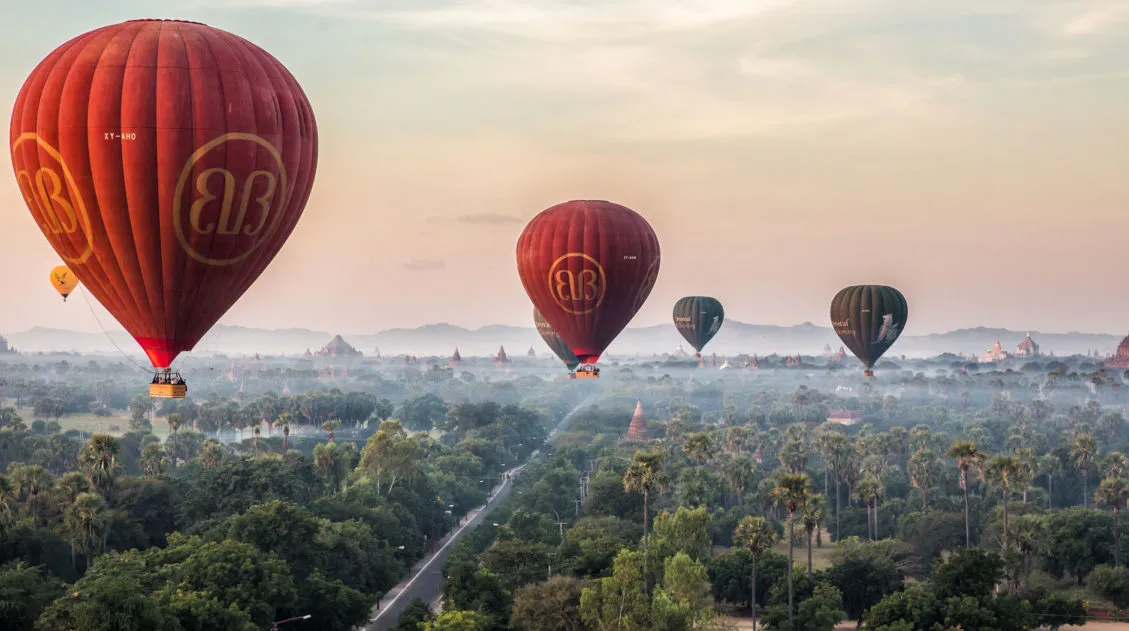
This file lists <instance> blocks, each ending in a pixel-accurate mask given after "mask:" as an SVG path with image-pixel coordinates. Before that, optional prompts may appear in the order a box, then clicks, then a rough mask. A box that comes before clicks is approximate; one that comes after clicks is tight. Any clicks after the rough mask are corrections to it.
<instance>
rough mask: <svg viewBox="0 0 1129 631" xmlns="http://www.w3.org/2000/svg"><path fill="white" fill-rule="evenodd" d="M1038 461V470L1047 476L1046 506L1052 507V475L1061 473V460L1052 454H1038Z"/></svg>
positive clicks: (1053, 485) (1053, 487)
mask: <svg viewBox="0 0 1129 631" xmlns="http://www.w3.org/2000/svg"><path fill="white" fill-rule="evenodd" d="M1038 462H1039V464H1038V471H1039V472H1041V473H1043V474H1045V475H1046V476H1047V508H1053V507H1054V501H1053V500H1052V496H1053V495H1054V489H1055V484H1054V477H1055V475H1056V474H1059V473H1062V461H1061V460H1059V459H1058V456H1055V455H1054V454H1043V455H1042V456H1039V461H1038Z"/></svg>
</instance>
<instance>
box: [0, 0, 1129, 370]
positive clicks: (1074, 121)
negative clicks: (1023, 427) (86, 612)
mask: <svg viewBox="0 0 1129 631" xmlns="http://www.w3.org/2000/svg"><path fill="white" fill-rule="evenodd" d="M5 17H6V18H7V23H8V24H9V25H10V26H11V28H9V30H8V32H7V33H5V37H4V38H3V40H2V41H0V55H2V56H0V59H2V61H0V106H2V111H3V112H4V114H5V119H4V120H5V121H7V120H8V119H7V117H8V116H10V112H11V107H12V104H13V102H14V100H15V97H16V94H17V93H18V91H19V88H20V86H21V85H22V83H23V81H24V79H25V78H26V76H27V74H28V73H29V72H30V71H31V70H32V68H34V66H35V65H36V64H37V63H38V62H39V61H40V60H41V59H42V58H43V57H44V56H45V55H46V54H47V53H49V52H50V51H51V50H53V49H54V48H55V47H56V46H58V45H59V44H61V43H63V42H64V41H66V40H67V39H70V38H71V37H74V36H76V35H78V34H80V33H82V32H85V31H88V30H90V29H93V28H97V27H99V26H104V25H107V24H112V23H115V22H119V21H122V20H125V19H132V18H139V17H169V18H174V17H175V18H183V19H192V20H199V21H202V22H205V23H207V24H210V25H212V26H215V27H218V28H222V29H226V30H230V31H232V32H234V33H237V34H239V35H241V36H243V37H245V38H247V39H249V40H251V41H252V42H254V43H256V44H258V45H260V46H262V47H263V48H265V49H266V50H267V51H268V52H270V53H271V54H273V55H274V56H276V57H277V58H278V59H279V60H280V61H282V63H284V64H285V65H286V66H287V67H288V68H289V69H290V71H291V72H292V73H293V74H294V75H295V77H296V78H297V79H298V81H299V82H300V83H301V84H302V86H303V88H304V89H305V91H306V93H307V95H308V96H309V99H310V101H311V103H312V104H313V107H314V111H315V113H316V115H317V118H318V127H319V133H320V143H321V144H320V156H319V165H318V174H317V178H316V181H315V184H314V191H313V194H312V197H311V199H310V202H309V205H308V206H307V208H306V212H305V215H304V217H303V219H302V221H301V222H300V223H299V225H298V228H297V229H296V230H295V232H294V234H293V235H292V237H291V239H290V241H289V242H288V243H287V245H286V246H285V247H284V248H283V250H282V252H281V253H280V254H279V256H278V258H276V259H275V261H274V263H273V264H272V265H271V266H270V267H269V268H268V269H267V271H266V273H265V274H264V275H263V276H262V277H261V278H260V279H259V282H258V283H257V284H256V285H255V286H254V287H252V288H251V289H250V290H249V291H248V292H247V293H246V294H245V295H244V297H243V299H242V300H240V302H239V303H237V304H236V306H235V307H234V308H233V309H232V310H231V311H230V312H229V313H228V314H227V315H226V316H225V317H224V318H223V319H222V320H221V321H220V324H226V325H236V326H247V327H254V328H266V329H279V328H306V329H311V330H318V331H321V330H324V331H329V332H331V333H336V332H341V333H345V334H349V333H357V332H378V331H384V330H388V329H393V328H399V327H407V328H412V327H416V326H420V325H424V324H432V323H437V322H449V323H451V324H454V325H458V326H462V327H465V328H469V329H476V328H479V327H482V326H485V325H490V324H507V325H516V326H524V327H529V326H532V317H531V307H530V304H529V300H528V298H527V297H526V296H525V293H524V291H523V290H522V287H521V284H520V282H519V281H518V279H517V275H516V270H515V264H514V244H515V242H516V240H517V237H518V234H519V233H520V232H521V229H522V227H523V226H524V224H525V222H526V221H528V220H529V219H530V218H531V217H532V216H533V215H535V214H536V213H538V212H540V211H541V210H543V209H544V208H546V207H548V206H551V205H553V204H555V203H557V202H560V201H564V200H568V199H576V198H606V199H610V200H613V201H616V202H619V203H622V204H625V205H627V206H630V207H632V208H634V209H635V210H637V211H639V212H640V213H641V214H642V215H643V216H645V217H646V218H647V219H648V220H649V221H650V222H651V224H652V225H653V226H654V228H655V230H656V232H657V233H658V236H659V240H660V243H661V246H662V253H663V261H662V268H661V271H660V274H659V277H658V282H657V284H656V286H655V290H654V292H653V293H652V295H651V297H650V299H649V300H648V301H647V304H646V306H645V307H644V308H643V310H642V311H641V312H640V314H639V315H638V316H637V317H636V318H635V320H634V321H633V322H632V326H633V327H639V326H650V325H655V324H666V323H669V322H670V309H671V306H672V305H673V303H674V301H675V300H677V299H678V298H679V297H682V296H684V295H713V296H716V297H718V298H719V299H720V300H721V301H722V302H723V303H724V305H725V307H726V315H727V317H728V318H729V319H731V320H739V321H742V322H747V323H751V324H777V325H784V326H788V325H793V324H798V323H801V322H805V321H810V322H812V323H814V324H816V325H819V326H827V325H828V318H827V311H828V305H829V303H830V301H831V297H832V296H833V295H834V293H835V292H836V291H837V290H838V289H839V288H840V287H842V286H844V285H848V284H855V283H884V284H890V285H894V286H896V287H898V288H899V289H900V290H901V291H902V293H903V294H905V296H906V298H907V300H908V301H909V305H910V309H909V310H910V315H909V322H908V324H907V327H906V329H905V333H906V334H907V335H927V334H930V333H940V332H946V331H950V330H953V329H959V328H970V327H976V326H985V327H988V328H1008V329H1012V330H1020V331H1022V330H1027V329H1030V330H1033V331H1035V330H1038V331H1043V332H1048V333H1050V332H1072V331H1081V332H1100V333H1108V334H1122V333H1123V332H1125V331H1126V330H1127V329H1129V295H1127V294H1126V293H1125V292H1121V291H1118V290H1119V289H1120V285H1121V283H1122V282H1123V281H1121V276H1122V274H1121V272H1120V269H1119V266H1117V265H1113V264H1109V263H1106V261H1107V260H1108V261H1110V262H1112V261H1114V260H1115V259H1113V257H1114V255H1116V254H1118V253H1120V252H1121V251H1123V249H1124V248H1123V246H1122V241H1123V240H1122V239H1121V236H1122V235H1123V234H1126V233H1127V231H1126V228H1129V218H1126V214H1125V209H1126V207H1127V206H1129V178H1126V177H1124V175H1123V174H1122V173H1121V171H1122V165H1124V164H1126V163H1127V162H1129V142H1127V141H1129V131H1127V130H1129V111H1126V110H1125V108H1124V106H1123V105H1122V104H1123V103H1124V102H1125V101H1126V100H1127V97H1129V62H1127V61H1126V60H1127V59H1129V38H1127V37H1126V36H1127V35H1129V5H1127V4H1126V3H1125V2H1114V1H1110V0H1104V1H1098V0H1093V1H1082V0H1079V1H1053V0H995V1H991V2H983V1H980V2H974V1H973V0H954V1H953V2H949V3H943V4H942V3H935V2H925V1H924V0H852V1H850V2H847V1H846V0H743V1H741V0H679V1H676V0H650V1H644V0H605V1H604V2H599V3H597V2H591V1H585V2H577V3H568V4H565V3H561V2H559V1H557V2H553V1H552V0H541V1H524V2H522V1H518V0H428V1H427V2H421V1H419V0H388V1H378V0H180V1H176V2H174V1H171V0H148V1H145V2H143V1H141V0H108V1H100V2H96V3H92V2H83V1H80V0H42V1H40V2H36V3H18V4H16V5H15V6H13V7H10V8H8V9H7V10H6V11H5ZM9 164H10V162H9ZM0 207H2V208H4V209H5V211H6V214H5V215H4V220H3V222H2V223H0V265H2V266H3V267H4V269H6V270H8V272H7V273H6V274H3V275H2V277H0V292H2V294H3V295H4V297H5V303H4V306H5V308H4V309H3V310H0V332H16V331H25V330H28V329H30V328H32V327H35V326H42V327H51V328H66V329H71V330H76V331H99V330H101V329H102V328H106V329H111V330H117V329H119V328H120V327H119V326H118V325H117V324H116V323H115V322H114V321H113V319H112V318H111V316H109V315H108V314H107V313H106V312H105V311H103V310H101V308H100V307H97V308H96V309H95V310H96V312H97V316H96V317H95V316H93V315H92V314H91V312H90V310H89V309H88V308H87V305H86V300H85V299H84V297H83V295H82V294H81V292H79V293H76V294H75V295H73V296H72V297H71V299H70V300H69V301H68V302H67V303H66V304H63V303H62V302H61V301H60V299H59V297H58V296H57V295H56V294H55V292H54V291H53V290H52V289H51V288H50V287H49V286H48V282H47V274H48V270H49V269H50V268H51V267H52V266H53V265H55V264H57V262H58V257H57V256H56V255H55V253H54V252H53V250H52V249H51V248H50V246H48V244H47V242H46V239H45V238H44V237H43V235H42V234H41V233H40V232H39V229H38V228H37V227H36V226H35V224H34V222H33V221H32V219H31V216H30V214H29V213H28V211H27V209H26V208H25V207H24V204H23V202H22V199H21V197H20V195H19V193H18V191H17V188H16V185H15V179H14V177H13V176H12V175H11V169H10V168H9V169H6V173H5V174H3V175H0ZM691 221H692V222H693V223H692V224H691V223H689V222H691ZM867 243H870V244H872V245H871V247H870V248H868V247H863V245H865V244H867ZM1103 263H1106V264H1104V265H1103ZM358 277H359V278H358ZM90 300H91V302H93V298H91V299H90ZM99 322H100V324H99ZM362 350H364V349H362Z"/></svg>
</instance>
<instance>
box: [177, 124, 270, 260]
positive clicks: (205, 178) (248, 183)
mask: <svg viewBox="0 0 1129 631" xmlns="http://www.w3.org/2000/svg"><path fill="white" fill-rule="evenodd" d="M229 142H250V143H254V144H256V145H258V146H260V147H262V148H264V149H266V150H267V152H268V153H270V155H271V157H273V158H274V162H275V164H276V165H277V167H278V174H277V175H275V173H273V172H271V171H265V170H261V169H260V170H255V171H251V172H250V173H247V174H235V173H232V172H231V171H230V170H228V169H226V168H224V167H210V168H207V169H204V170H202V171H200V172H199V174H197V175H196V178H195V179H194V180H193V181H192V193H193V194H194V196H195V197H194V199H193V200H192V203H191V205H190V206H189V207H188V216H187V217H184V216H183V208H182V204H183V203H184V197H185V187H186V186H187V185H188V182H189V180H190V179H192V175H193V173H195V171H196V165H197V163H199V162H201V161H202V160H204V158H205V157H206V156H207V155H208V154H209V153H210V152H212V151H213V150H215V149H217V148H219V147H221V146H223V145H224V144H225V143H229ZM217 189H218V192H213V191H216V190H217ZM287 192H288V191H287V189H286V168H285V167H284V166H283V164H282V155H281V154H279V152H278V149H276V148H275V147H274V145H272V144H270V143H269V142H267V141H266V140H265V139H263V138H261V137H259V136H256V135H255V134H245V133H230V134H224V135H222V136H219V137H218V138H214V139H212V140H210V141H209V142H207V143H206V144H204V145H203V146H202V147H200V148H199V149H197V150H196V151H195V152H194V153H193V154H192V156H191V157H189V158H188V162H186V163H185V165H184V169H183V170H181V172H180V179H178V180H177V183H176V191H175V193H174V198H173V206H172V212H173V225H175V226H176V238H177V239H178V240H179V241H180V245H181V247H183V248H184V251H185V252H188V254H189V256H191V257H192V258H194V259H196V260H197V261H200V262H201V263H204V264H206V265H230V264H232V263H238V262H239V261H242V260H243V259H245V258H247V257H248V256H250V255H251V253H252V252H254V251H255V250H256V249H258V248H259V246H261V245H262V244H263V243H264V242H265V241H266V240H267V238H268V237H270V235H271V234H273V233H274V230H275V228H277V227H278V224H279V222H280V221H281V220H282V206H283V205H284V204H285V203H286V201H287ZM213 202H216V203H214V204H213ZM186 220H187V221H186ZM188 231H190V233H191V234H192V235H194V236H196V237H200V236H207V235H211V237H210V238H209V239H208V240H207V241H208V242H210V243H217V242H218V239H221V238H224V237H230V238H232V239H236V240H237V241H236V243H237V246H236V248H235V249H234V250H233V251H232V255H231V256H230V257H228V258H224V259H215V258H210V257H208V256H206V255H205V254H203V253H201V252H199V251H198V250H197V249H196V248H195V247H194V246H193V243H194V242H195V243H199V241H197V240H196V239H191V240H190V239H189V238H188V235H187V234H186V232H188ZM247 237H249V238H250V239H252V240H249V239H247Z"/></svg>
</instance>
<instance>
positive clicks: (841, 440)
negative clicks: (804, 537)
mask: <svg viewBox="0 0 1129 631" xmlns="http://www.w3.org/2000/svg"><path fill="white" fill-rule="evenodd" d="M853 453H854V446H853V445H852V444H851V442H850V441H849V440H847V437H846V436H844V435H842V434H833V435H831V436H829V437H828V438H827V454H828V457H829V461H828V462H829V465H830V467H831V471H832V473H834V474H835V541H840V540H841V538H840V535H839V508H840V506H841V504H842V501H843V499H842V498H843V493H842V486H843V482H845V481H846V479H847V470H848V469H849V468H850V467H851V459H852V457H853V456H852V454H853Z"/></svg>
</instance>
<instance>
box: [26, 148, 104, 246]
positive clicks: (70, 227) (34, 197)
mask: <svg viewBox="0 0 1129 631" xmlns="http://www.w3.org/2000/svg"><path fill="white" fill-rule="evenodd" d="M44 155H46V156H47V157H49V158H50V159H51V160H52V161H53V162H54V163H55V165H51V164H43V163H42V159H43V156H44ZM12 165H13V166H14V167H15V169H16V181H17V183H18V185H19V187H20V192H21V193H22V194H23V196H24V200H25V201H26V202H27V206H28V208H29V209H31V211H32V213H33V214H35V215H36V222H37V223H38V224H39V228H40V229H41V230H42V231H43V234H44V235H45V236H46V237H47V239H48V241H50V242H51V245H52V246H54V247H55V249H56V250H57V251H58V252H59V254H60V256H62V258H63V260H65V261H66V262H68V263H83V262H84V261H86V259H88V258H90V254H91V252H93V250H94V246H93V242H92V241H91V239H90V217H89V216H88V215H87V214H86V205H85V204H84V203H83V199H82V191H81V190H79V188H78V185H77V184H76V183H75V179H74V176H73V175H72V174H71V170H70V169H69V168H67V164H66V161H65V160H63V156H62V154H60V153H59V151H58V150H57V149H55V147H53V146H51V144H50V143H49V142H47V141H46V140H44V139H43V138H41V137H40V136H39V135H38V134H35V133H32V132H28V133H23V134H20V135H19V136H18V137H17V138H16V141H15V142H13V143H12ZM56 166H57V168H56ZM76 233H79V234H80V235H81V237H82V240H81V241H80V242H77V243H76V241H75V239H73V238H72V237H73V236H74V235H75V234H76Z"/></svg>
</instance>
